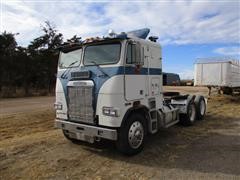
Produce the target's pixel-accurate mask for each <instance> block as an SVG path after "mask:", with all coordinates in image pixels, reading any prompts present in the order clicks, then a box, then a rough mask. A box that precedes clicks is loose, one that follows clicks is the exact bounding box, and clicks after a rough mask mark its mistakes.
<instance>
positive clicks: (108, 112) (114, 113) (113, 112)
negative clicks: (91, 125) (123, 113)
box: [102, 107, 119, 117]
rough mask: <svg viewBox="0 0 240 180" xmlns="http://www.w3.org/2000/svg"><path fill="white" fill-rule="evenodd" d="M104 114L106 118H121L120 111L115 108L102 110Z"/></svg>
mask: <svg viewBox="0 0 240 180" xmlns="http://www.w3.org/2000/svg"><path fill="white" fill-rule="evenodd" d="M102 113H103V114H104V115H106V116H114V117H117V116H119V114H118V110H117V109H116V108H113V107H103V108H102Z"/></svg>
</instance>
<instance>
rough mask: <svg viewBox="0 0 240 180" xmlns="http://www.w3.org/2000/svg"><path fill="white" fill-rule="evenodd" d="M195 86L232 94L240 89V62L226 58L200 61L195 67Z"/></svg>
mask: <svg viewBox="0 0 240 180" xmlns="http://www.w3.org/2000/svg"><path fill="white" fill-rule="evenodd" d="M194 85H195V86H207V87H209V88H210V87H217V88H219V90H222V91H223V93H226V94H231V93H232V92H234V91H239V89H240V62H239V61H238V60H231V59H226V58H224V59H223V58H208V59H200V60H198V61H197V62H196V63H195V67H194Z"/></svg>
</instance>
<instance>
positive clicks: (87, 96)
mask: <svg viewBox="0 0 240 180" xmlns="http://www.w3.org/2000/svg"><path fill="white" fill-rule="evenodd" d="M92 92H93V86H69V87H68V115H69V118H70V120H73V121H79V122H85V123H94V118H93V107H92Z"/></svg>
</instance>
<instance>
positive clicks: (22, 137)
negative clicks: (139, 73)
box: [0, 87, 240, 180]
mask: <svg viewBox="0 0 240 180" xmlns="http://www.w3.org/2000/svg"><path fill="white" fill-rule="evenodd" d="M165 90H171V91H175V90H180V91H181V92H183V93H186V92H190V93H194V94H196V93H204V94H205V95H206V94H207V89H206V88H194V87H165ZM53 102H54V97H39V98H24V99H22V98H21V99H5V100H0V115H1V116H0V179H4V180H5V179H7V180H8V179H58V180H59V179H60V180H61V179H240V97H231V96H218V95H213V96H212V97H211V98H210V99H209V101H208V110H207V115H206V118H205V120H203V121H198V122H197V123H196V124H195V125H194V126H192V127H183V126H180V125H176V126H174V127H171V128H169V129H163V130H161V131H160V132H159V133H157V134H156V135H151V136H149V137H148V139H147V143H146V145H145V149H144V150H143V152H141V153H140V154H138V155H136V156H133V157H127V156H124V155H122V154H120V153H118V152H117V150H116V148H115V146H114V143H112V142H104V143H101V144H98V145H89V144H87V143H82V144H72V143H71V142H69V141H67V140H66V139H65V138H64V137H63V135H62V132H61V130H58V129H55V128H54V126H53V124H54V116H55V115H54V110H53V108H52V107H53V106H52V104H53Z"/></svg>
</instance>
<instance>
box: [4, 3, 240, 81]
mask: <svg viewBox="0 0 240 180" xmlns="http://www.w3.org/2000/svg"><path fill="white" fill-rule="evenodd" d="M46 20H49V21H50V22H52V23H53V24H54V25H55V26H56V28H57V29H58V30H59V32H61V33H62V34H63V35H64V37H65V39H67V38H69V37H72V36H73V35H75V34H77V35H79V36H81V37H84V38H85V37H89V36H103V35H106V34H107V32H108V30H109V29H113V30H114V31H116V32H122V31H129V30H134V29H138V28H144V27H148V28H150V29H151V32H150V34H151V35H157V36H159V43H161V45H162V47H163V61H164V63H163V71H165V72H175V73H179V74H180V75H181V77H182V78H192V77H193V63H194V62H195V60H196V58H199V57H212V56H226V55H227V56H234V57H237V58H239V57H240V1H239V0H215V1H213V0H212V1H207V0H201V1H200V0H197V1H187V0H186V1H184V0H181V1H148V2H144V1H129V2H128V1H117V2H107V1H85V2H82V1H81V2H80V1H75V0H73V1H60V0H59V1H50V0H49V1H44V0H39V1H38V0H35V1H15V0H14V1H11V0H1V18H0V23H1V24H0V25H1V26H0V27H1V29H0V30H1V32H3V31H5V30H6V31H8V32H12V33H20V34H19V35H18V36H17V41H18V44H19V45H23V46H26V45H28V43H29V42H30V41H31V40H32V39H33V38H35V37H37V36H39V35H41V33H42V32H41V31H40V24H44V21H46Z"/></svg>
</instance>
